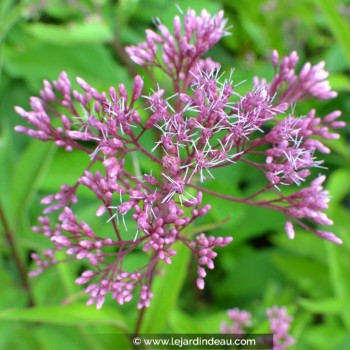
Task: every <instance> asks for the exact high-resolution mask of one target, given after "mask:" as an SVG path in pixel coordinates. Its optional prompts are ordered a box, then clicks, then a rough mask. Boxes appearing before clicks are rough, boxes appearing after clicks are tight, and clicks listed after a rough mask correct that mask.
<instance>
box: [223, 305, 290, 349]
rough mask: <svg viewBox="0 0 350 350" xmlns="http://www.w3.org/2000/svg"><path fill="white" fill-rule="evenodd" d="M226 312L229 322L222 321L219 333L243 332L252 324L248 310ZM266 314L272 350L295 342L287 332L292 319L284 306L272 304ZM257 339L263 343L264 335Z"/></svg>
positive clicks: (236, 309) (283, 347) (235, 309)
mask: <svg viewBox="0 0 350 350" xmlns="http://www.w3.org/2000/svg"><path fill="white" fill-rule="evenodd" d="M227 314H228V317H229V319H230V322H229V323H228V322H226V321H224V322H222V324H221V333H223V334H235V335H237V334H245V333H246V332H247V331H248V330H249V329H250V328H251V327H252V325H253V322H252V315H251V313H250V312H248V311H245V310H240V309H239V308H234V309H230V310H228V311H227ZM266 316H267V319H268V321H269V324H270V331H271V333H272V336H273V340H272V341H273V344H270V346H272V347H273V350H285V349H287V348H288V347H290V346H291V345H293V344H295V340H294V338H293V337H292V336H291V335H290V334H289V333H288V332H289V329H290V323H291V322H292V320H293V319H292V317H290V316H289V315H288V312H287V309H286V308H285V307H278V306H273V307H272V308H271V309H267V310H266ZM257 340H258V342H259V341H260V342H261V343H262V344H264V343H265V339H264V337H261V339H257ZM266 345H267V344H266Z"/></svg>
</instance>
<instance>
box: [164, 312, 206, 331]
mask: <svg viewBox="0 0 350 350" xmlns="http://www.w3.org/2000/svg"><path fill="white" fill-rule="evenodd" d="M169 324H170V326H171V328H172V329H173V330H174V332H175V333H179V334H181V333H192V334H194V333H196V334H200V333H203V334H204V333H208V330H206V329H205V328H204V327H202V323H201V322H198V320H196V319H195V318H192V317H191V316H190V315H187V314H186V313H184V312H183V311H181V310H179V309H178V308H175V309H174V311H173V312H172V313H171V314H170V316H169Z"/></svg>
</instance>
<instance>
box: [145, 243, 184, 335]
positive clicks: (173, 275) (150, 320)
mask: <svg viewBox="0 0 350 350" xmlns="http://www.w3.org/2000/svg"><path fill="white" fill-rule="evenodd" d="M174 249H175V250H176V251H177V254H176V255H175V256H174V257H173V258H172V263H171V265H165V263H164V264H162V268H164V275H161V276H157V277H156V280H155V281H154V286H153V288H152V292H153V295H154V297H153V299H152V300H151V306H150V307H149V308H148V309H147V310H146V312H145V317H144V319H143V322H142V326H141V330H140V333H160V332H161V331H162V329H163V328H164V326H165V324H166V322H167V320H168V318H169V317H170V313H171V312H172V311H173V309H174V307H175V305H176V302H177V299H178V296H179V293H180V291H181V287H182V285H183V282H184V280H185V277H186V275H187V266H188V263H189V258H190V250H189V249H188V248H187V247H186V246H185V245H184V244H183V243H181V242H179V243H178V244H175V245H174Z"/></svg>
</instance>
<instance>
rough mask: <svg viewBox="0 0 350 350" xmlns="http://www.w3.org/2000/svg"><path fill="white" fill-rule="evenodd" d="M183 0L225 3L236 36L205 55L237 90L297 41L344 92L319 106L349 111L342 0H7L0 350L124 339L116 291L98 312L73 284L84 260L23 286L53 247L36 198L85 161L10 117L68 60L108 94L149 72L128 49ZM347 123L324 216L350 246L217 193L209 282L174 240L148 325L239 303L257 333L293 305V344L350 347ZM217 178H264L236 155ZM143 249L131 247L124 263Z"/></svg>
mask: <svg viewBox="0 0 350 350" xmlns="http://www.w3.org/2000/svg"><path fill="white" fill-rule="evenodd" d="M176 4H179V6H180V7H181V8H182V9H186V8H187V7H188V6H191V7H192V8H194V9H196V10H200V9H201V8H206V9H207V10H208V11H210V12H212V13H214V12H215V11H217V10H219V9H221V8H224V9H225V11H226V17H228V18H229V23H230V24H231V25H233V29H232V32H233V35H232V36H230V37H227V38H225V40H223V41H222V42H220V43H219V45H217V46H216V47H215V48H213V49H212V51H211V52H210V54H211V57H212V58H213V59H214V60H216V61H219V62H221V63H222V65H223V70H225V71H227V72H229V71H230V69H231V68H232V67H234V68H235V71H234V75H233V77H234V81H235V82H237V83H238V82H243V81H245V83H243V84H241V85H240V87H239V89H240V91H242V92H243V91H245V90H248V89H249V88H250V87H251V81H252V78H253V76H255V75H258V76H266V77H271V76H272V74H273V71H272V68H271V64H270V55H271V51H272V49H274V48H275V49H277V50H278V51H279V52H280V55H281V56H282V55H284V54H288V53H289V52H290V51H292V50H297V51H298V53H299V56H300V62H301V63H304V62H306V61H310V62H312V63H317V62H318V61H320V60H326V62H327V69H328V70H329V71H330V72H331V79H330V80H331V85H332V87H333V89H335V90H337V91H338V92H339V96H338V97H337V98H336V99H335V100H332V101H326V102H322V103H321V102H320V103H317V104H316V108H317V110H318V111H319V113H320V115H325V114H326V113H327V112H329V111H331V110H334V109H341V110H343V119H344V120H348V118H349V115H350V99H349V98H348V96H349V91H350V79H349V74H348V73H349V67H350V26H349V20H350V2H349V1H348V0H346V1H345V0H343V1H340V0H317V1H316V0H306V1H303V0H295V1H289V0H281V1H277V0H269V1H266V0H249V1H248V0H245V1H232V0H221V1H210V0H201V1H190V2H189V1H183V0H179V1H176V2H175V1H168V0H145V1H141V0H119V1H112V0H83V1H78V0H40V1H39V0H38V1H35V0H34V1H25V0H22V1H15V0H1V2H0V199H1V202H0V204H1V217H0V219H1V224H0V281H1V282H0V286H1V287H0V349H13V350H16V349H20V350H22V349H26V350H27V349H28V350H31V349H35V350H37V349H49V350H56V349H63V348H64V349H67V350H70V349H103V348H109V349H112V348H115V349H122V348H123V347H124V348H126V349H127V348H130V347H128V345H127V344H126V343H125V342H124V340H125V339H124V338H123V337H122V336H120V337H118V339H117V343H118V345H115V344H116V339H115V337H114V334H116V333H127V332H132V331H133V328H134V326H135V321H136V318H137V312H136V311H135V304H130V305H126V306H123V307H120V306H118V305H117V304H116V303H115V302H112V301H110V302H108V303H107V304H106V305H105V306H104V307H103V309H102V310H100V311H96V310H95V309H94V308H93V307H89V308H88V307H85V306H84V302H85V300H86V298H85V295H84V293H83V292H82V291H81V289H80V288H78V287H77V286H75V285H74V279H75V276H76V274H77V271H78V269H79V265H78V264H71V265H66V264H61V265H58V266H57V267H53V268H51V269H50V270H48V271H46V272H45V273H44V274H43V275H41V276H40V277H38V278H35V279H32V280H30V281H29V285H27V280H26V278H25V277H24V276H25V273H24V272H25V271H27V270H29V269H30V268H31V266H32V263H31V261H30V258H29V256H30V253H31V252H33V251H36V250H41V249H43V248H45V247H47V242H46V240H44V239H42V237H39V236H38V235H36V234H34V233H32V232H31V230H30V227H31V225H33V224H35V223H36V217H37V216H38V215H40V209H41V208H40V204H39V201H40V198H41V197H42V196H44V195H46V194H49V193H55V192H57V190H58V187H59V185H60V184H62V183H67V184H71V183H73V181H74V179H75V178H76V177H77V176H79V174H80V173H81V169H83V166H84V162H85V161H86V160H84V159H82V158H81V157H79V155H78V156H77V155H76V154H75V153H74V152H73V153H72V154H68V153H65V152H63V151H61V150H58V151H57V150H55V149H54V148H53V147H52V146H51V145H49V144H42V143H40V142H39V141H35V140H34V141H33V140H30V139H29V138H28V137H26V136H23V135H18V134H16V133H14V131H13V127H14V126H15V125H18V124H21V123H22V121H21V120H20V118H19V117H18V116H17V115H16V114H15V113H14V111H13V106H14V105H20V106H22V107H27V106H28V99H29V96H31V95H36V94H38V91H39V89H40V87H41V82H42V80H43V79H48V80H52V79H56V78H57V76H58V74H59V73H60V72H61V71H62V70H65V71H66V72H67V73H68V74H69V76H70V77H71V79H72V80H73V79H74V77H75V76H80V77H83V78H84V79H85V80H86V81H88V82H89V83H91V85H93V86H94V87H96V88H97V89H100V90H106V89H108V87H109V86H110V85H117V84H118V83H119V82H123V83H125V84H126V85H127V86H130V84H131V81H132V79H131V76H130V73H133V72H134V71H135V70H138V71H139V72H140V73H141V75H144V73H143V72H142V70H141V69H139V68H137V67H135V66H132V65H130V63H129V62H128V61H127V59H126V57H125V54H124V53H123V46H125V45H128V44H134V43H137V42H139V41H142V40H143V38H144V30H145V29H146V28H148V27H151V26H152V21H151V19H152V18H153V17H155V16H158V17H160V18H161V20H162V21H163V22H165V23H171V20H172V18H173V16H174V15H175V14H177V13H178V10H177V8H176V6H175V5H176ZM159 79H160V80H162V77H161V76H160V77H159ZM149 84H150V83H149ZM149 87H150V85H149ZM146 91H147V86H146ZM314 105H315V103H314V101H312V102H311V103H310V102H307V101H306V102H305V103H304V104H303V105H300V106H298V107H297V112H298V113H299V114H303V113H304V112H306V111H308V108H310V106H314ZM349 125H350V124H349ZM349 130H350V127H349V126H348V127H347V129H346V130H345V131H344V132H343V136H344V137H343V138H342V139H341V140H338V141H332V143H331V145H332V147H333V149H334V151H333V153H332V155H331V156H328V157H326V165H327V166H328V169H327V170H325V173H327V174H328V175H329V177H328V182H327V188H328V189H329V190H330V191H331V193H332V196H333V199H332V202H331V207H330V209H329V214H330V216H331V217H332V218H333V219H334V221H335V225H334V227H333V231H334V232H335V233H336V234H337V235H339V236H340V237H341V238H342V239H343V240H344V244H343V245H342V246H335V245H333V244H331V243H329V242H325V241H322V240H321V239H318V238H317V237H314V236H312V235H311V234H310V233H305V232H303V230H301V229H299V230H298V231H297V235H296V238H295V240H294V241H289V240H288V239H287V237H286V235H285V233H284V232H283V217H281V216H280V215H279V214H278V213H272V212H269V211H266V210H263V209H259V208H253V207H242V206H240V205H236V204H226V203H224V202H222V201H220V200H217V199H215V200H212V201H211V204H212V205H213V210H212V211H211V214H210V215H209V217H208V218H207V219H206V221H205V222H204V223H203V224H212V223H215V222H220V221H222V220H224V219H226V218H228V221H227V222H226V223H225V225H223V226H221V227H220V228H217V229H215V230H214V231H213V232H212V233H213V234H218V235H219V234H220V235H233V236H234V242H233V243H232V244H231V245H230V246H229V247H227V248H225V249H222V250H221V251H220V252H219V258H218V260H217V263H216V269H215V270H214V271H212V272H211V273H210V274H209V276H208V278H207V287H206V289H205V291H203V292H199V291H198V290H197V289H196V286H195V273H196V269H195V266H194V265H193V264H191V261H190V257H189V255H188V252H186V251H185V250H180V252H179V254H178V258H177V259H176V260H175V261H174V264H173V265H172V266H170V268H169V269H167V270H165V273H164V276H162V277H159V278H158V280H157V283H156V285H155V297H154V299H153V301H152V306H151V308H150V309H149V310H148V311H147V312H146V314H145V319H144V322H143V326H142V331H143V332H149V333H152V332H153V333H165V332H169V333H217V332H218V331H219V328H220V323H221V321H222V320H224V319H226V310H227V309H229V308H233V307H240V308H242V309H246V310H249V311H251V312H252V313H253V314H254V322H255V328H254V332H259V331H260V332H267V331H268V328H267V327H268V324H267V322H266V320H265V317H264V310H265V309H266V308H267V307H271V306H272V305H275V304H276V305H286V306H287V307H288V310H289V312H290V314H292V315H293V317H294V322H293V327H292V334H293V336H294V337H295V338H296V341H297V345H296V346H295V349H298V350H301V349H311V350H312V349H318V350H322V349H325V350H330V349H337V350H341V349H344V350H345V349H349V348H350V278H349V273H350V254H349V250H350V239H349V224H350V220H349V218H350V216H349V214H350V148H349ZM145 166H147V165H145ZM216 180H217V181H215V182H212V183H209V185H208V186H211V187H215V188H216V189H218V190H221V191H225V192H230V193H232V194H235V195H244V193H246V192H247V191H248V192H249V191H251V190H252V188H254V187H259V184H260V183H261V181H264V179H262V178H260V177H256V174H254V173H250V172H249V170H247V169H246V168H245V167H244V166H238V165H237V167H234V169H233V170H230V171H228V172H226V173H224V174H223V175H222V176H221V177H219V178H217V179H216ZM84 203H85V204H86V205H84V206H81V208H80V209H79V215H81V216H84V217H88V218H89V219H88V222H89V223H91V222H92V223H93V222H94V215H93V213H94V210H95V207H94V204H93V201H92V200H91V198H88V197H87V198H86V199H85V201H84ZM15 252H16V254H15ZM15 256H19V257H20V259H19V261H16V259H15ZM137 259H140V257H138V256H137V255H135V256H133V257H132V258H131V259H130V266H132V264H134V263H136V262H137ZM188 265H189V266H188ZM21 266H22V270H21V268H20V267H21ZM31 304H33V305H32V306H31ZM111 344H114V346H112V345H111Z"/></svg>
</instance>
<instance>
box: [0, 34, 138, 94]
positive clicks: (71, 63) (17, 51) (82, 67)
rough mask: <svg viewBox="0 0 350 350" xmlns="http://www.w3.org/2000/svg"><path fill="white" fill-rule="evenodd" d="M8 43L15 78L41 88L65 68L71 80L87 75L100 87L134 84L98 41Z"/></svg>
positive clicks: (7, 62)
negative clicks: (44, 82) (66, 43)
mask: <svg viewBox="0 0 350 350" xmlns="http://www.w3.org/2000/svg"><path fill="white" fill-rule="evenodd" d="M28 42H29V41H28V40H27V41H25V42H24V43H23V46H21V45H19V46H13V47H12V46H8V47H6V48H5V49H6V50H4V58H5V63H4V67H5V69H6V70H7V71H8V72H9V74H11V75H12V76H14V77H20V78H22V79H25V80H26V82H27V83H28V85H29V86H30V87H31V88H32V89H33V90H34V91H37V90H39V89H40V87H41V81H42V80H43V79H48V80H52V79H56V78H57V76H58V75H59V74H60V72H62V71H63V70H64V71H66V72H67V74H68V75H69V77H70V79H71V80H72V81H74V77H76V76H80V77H83V78H84V79H85V80H86V81H87V82H88V83H89V84H91V85H92V86H94V87H95V88H96V89H97V90H101V89H106V88H108V87H109V86H110V85H118V84H119V83H123V84H126V86H130V85H131V84H130V82H131V79H130V77H129V76H128V74H127V72H126V69H125V68H124V67H122V66H120V65H119V64H118V63H116V62H115V61H114V59H113V57H112V55H111V54H110V53H109V52H108V50H107V49H106V48H105V47H104V46H102V45H98V44H79V45H78V44H76V45H73V46H59V45H53V44H46V43H42V42H35V44H32V45H28Z"/></svg>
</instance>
